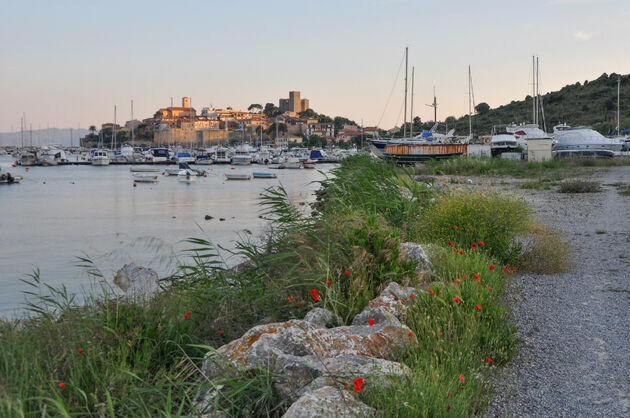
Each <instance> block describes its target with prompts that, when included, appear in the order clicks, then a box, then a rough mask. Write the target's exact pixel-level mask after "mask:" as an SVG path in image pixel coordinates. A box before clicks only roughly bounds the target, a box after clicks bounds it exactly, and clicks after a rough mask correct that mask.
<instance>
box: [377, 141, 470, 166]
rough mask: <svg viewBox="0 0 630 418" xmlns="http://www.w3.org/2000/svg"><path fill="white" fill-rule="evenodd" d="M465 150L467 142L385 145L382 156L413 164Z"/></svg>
mask: <svg viewBox="0 0 630 418" xmlns="http://www.w3.org/2000/svg"><path fill="white" fill-rule="evenodd" d="M467 150H468V145H467V144H416V145H387V146H385V151H384V153H383V154H382V157H383V158H384V159H387V160H392V161H395V162H397V163H401V164H413V163H416V162H422V161H427V160H437V159H445V158H451V157H454V156H457V155H464V154H466V152H467Z"/></svg>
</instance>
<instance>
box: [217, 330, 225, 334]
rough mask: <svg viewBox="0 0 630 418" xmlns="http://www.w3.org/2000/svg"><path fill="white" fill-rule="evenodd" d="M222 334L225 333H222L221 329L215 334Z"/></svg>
mask: <svg viewBox="0 0 630 418" xmlns="http://www.w3.org/2000/svg"><path fill="white" fill-rule="evenodd" d="M224 332H225V331H223V330H222V329H220V330H218V331H217V333H218V334H219V335H223V333H224Z"/></svg>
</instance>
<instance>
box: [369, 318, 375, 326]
mask: <svg viewBox="0 0 630 418" xmlns="http://www.w3.org/2000/svg"><path fill="white" fill-rule="evenodd" d="M375 323H376V322H374V320H373V319H372V318H370V319H368V324H369V325H370V326H373V325H374V324H375Z"/></svg>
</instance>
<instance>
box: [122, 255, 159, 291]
mask: <svg viewBox="0 0 630 418" xmlns="http://www.w3.org/2000/svg"><path fill="white" fill-rule="evenodd" d="M114 284H115V285H116V286H118V287H119V288H120V289H122V290H123V291H124V292H125V293H127V294H128V295H130V296H133V297H135V298H141V299H142V298H148V297H150V296H152V295H153V294H154V293H155V292H157V291H158V290H159V278H158V274H157V273H156V272H155V271H154V270H152V269H150V268H147V267H141V266H136V264H135V263H131V264H125V265H124V266H123V268H121V269H120V270H118V271H117V272H116V276H115V277H114Z"/></svg>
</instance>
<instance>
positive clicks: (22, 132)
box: [20, 116, 24, 148]
mask: <svg viewBox="0 0 630 418" xmlns="http://www.w3.org/2000/svg"><path fill="white" fill-rule="evenodd" d="M20 138H22V148H24V116H22V117H21V118H20Z"/></svg>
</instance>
